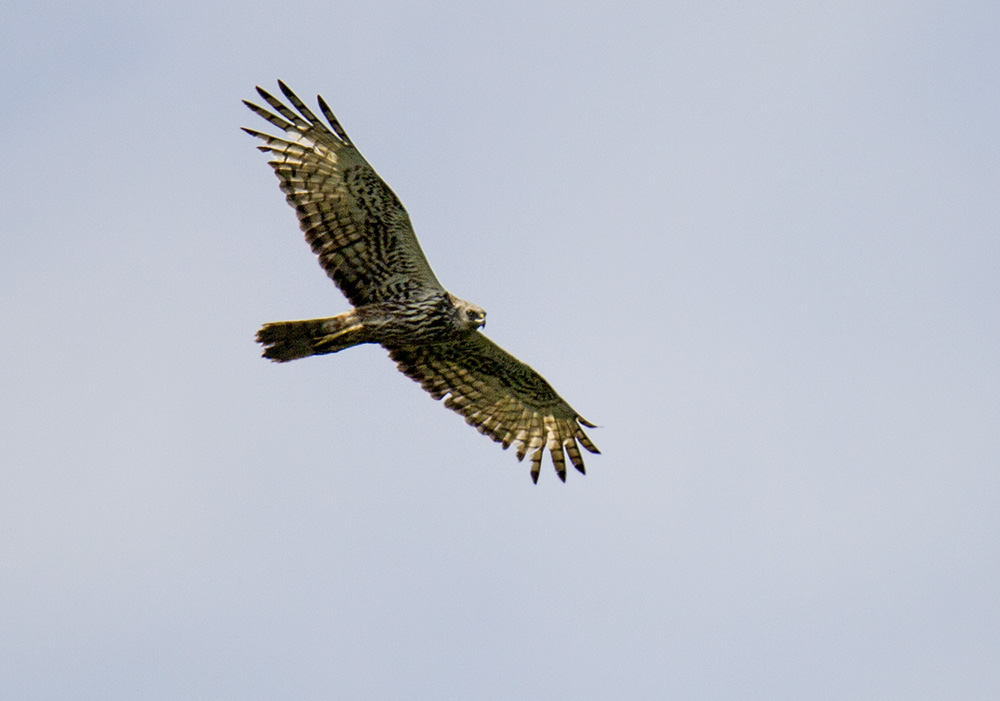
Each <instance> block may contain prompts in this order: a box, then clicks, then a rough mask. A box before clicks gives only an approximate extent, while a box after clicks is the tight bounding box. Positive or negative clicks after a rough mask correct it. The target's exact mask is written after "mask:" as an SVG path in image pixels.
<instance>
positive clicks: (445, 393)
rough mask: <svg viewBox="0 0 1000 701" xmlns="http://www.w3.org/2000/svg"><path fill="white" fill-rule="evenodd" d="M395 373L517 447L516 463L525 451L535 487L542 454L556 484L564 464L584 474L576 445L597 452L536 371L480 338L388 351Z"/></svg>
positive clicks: (482, 429) (483, 430)
mask: <svg viewBox="0 0 1000 701" xmlns="http://www.w3.org/2000/svg"><path fill="white" fill-rule="evenodd" d="M389 355H390V357H392V359H393V360H395V361H396V363H397V365H398V366H399V369H400V370H402V371H403V372H404V373H406V374H407V375H409V376H410V377H411V378H413V379H414V380H416V381H417V382H419V383H420V384H421V385H422V386H423V388H424V389H425V390H427V391H428V392H429V393H430V395H431V396H432V397H434V398H435V399H444V405H445V406H446V407H448V408H449V409H452V410H454V411H457V412H458V413H459V414H462V415H463V416H465V420H466V421H467V422H468V423H469V424H471V425H473V426H475V427H476V428H477V429H479V432H480V433H483V434H485V435H487V436H489V437H490V438H492V439H493V440H495V441H497V442H498V443H502V444H503V447H504V449H506V448H508V447H510V445H511V444H514V445H517V459H518V460H523V459H524V456H525V454H527V453H528V452H529V451H530V452H531V479H532V480H534V481H535V482H538V472H539V469H540V468H541V463H542V455H543V454H544V453H545V450H546V449H548V451H549V452H550V453H551V454H552V464H553V465H554V466H555V468H556V473H557V474H558V475H559V479H561V480H562V481H564V482H565V481H566V459H565V456H564V451H565V455H568V456H569V460H570V462H571V463H572V464H573V467H575V468H576V469H577V470H579V471H580V472H584V466H583V458H582V457H581V456H580V450H579V449H578V448H577V445H576V444H577V442H579V443H580V445H582V446H583V447H584V448H586V449H587V450H589V451H590V452H591V453H599V452H600V451H599V450H598V449H597V447H596V446H595V445H594V444H593V443H591V442H590V439H589V438H587V435H586V434H585V433H584V432H583V429H582V428H581V427H580V424H583V425H584V426H589V427H591V428H592V427H593V426H594V424H592V423H589V422H588V421H587V420H586V419H584V418H583V417H582V416H580V415H579V414H577V413H576V411H574V410H573V408H572V407H571V406H570V405H569V404H567V403H566V401H565V400H564V399H563V398H562V397H560V396H559V395H558V394H556V392H555V390H554V389H552V387H551V385H549V383H548V382H546V381H545V379H544V378H542V376H541V375H539V374H538V373H537V372H535V371H534V370H532V369H531V368H530V367H528V366H527V365H525V364H524V363H522V362H521V361H520V360H518V359H517V358H515V357H514V356H512V355H511V354H510V353H508V352H507V351H505V350H504V349H503V348H501V347H500V346H498V345H497V344H495V343H493V341H491V340H490V339H488V338H486V336H484V335H483V334H481V333H478V332H476V333H470V334H469V335H468V336H467V337H465V338H464V339H462V340H461V341H456V342H454V343H439V344H435V345H429V346H417V347H412V348H396V349H390V350H389Z"/></svg>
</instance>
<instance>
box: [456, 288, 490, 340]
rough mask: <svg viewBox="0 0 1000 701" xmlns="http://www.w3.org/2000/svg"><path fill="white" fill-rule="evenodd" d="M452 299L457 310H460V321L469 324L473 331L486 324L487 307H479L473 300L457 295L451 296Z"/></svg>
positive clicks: (464, 324)
mask: <svg viewBox="0 0 1000 701" xmlns="http://www.w3.org/2000/svg"><path fill="white" fill-rule="evenodd" d="M451 300H452V302H453V303H454V305H455V311H456V312H458V322H459V323H460V324H462V325H463V326H467V327H468V328H469V329H470V330H472V331H475V330H476V329H478V328H482V327H483V326H486V310H485V309H483V308H482V307H477V306H476V305H475V304H473V303H472V302H466V301H465V300H464V299H459V298H458V297H456V296H455V295H452V296H451Z"/></svg>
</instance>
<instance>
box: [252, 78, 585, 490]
mask: <svg viewBox="0 0 1000 701" xmlns="http://www.w3.org/2000/svg"><path fill="white" fill-rule="evenodd" d="M278 86H279V87H280V88H281V92H282V93H283V94H284V96H285V98H286V99H287V100H288V102H289V103H291V105H292V107H294V108H295V109H294V110H292V109H291V108H290V107H289V106H288V105H286V104H285V103H283V102H282V101H281V100H279V99H278V98H276V97H274V96H273V95H271V94H270V93H268V92H267V91H266V90H263V89H262V88H260V87H258V88H257V93H258V94H259V95H260V97H261V98H262V99H263V100H264V102H266V103H267V104H268V105H269V106H270V108H271V109H270V110H268V109H266V108H264V107H260V106H259V105H256V104H254V103H252V102H249V101H247V100H244V101H243V103H244V104H245V105H246V106H247V107H249V108H250V109H251V110H253V112H255V113H256V114H258V115H259V116H261V117H263V118H264V119H265V120H266V121H267V122H269V123H270V124H271V125H272V126H273V127H275V128H276V129H278V130H279V131H280V132H281V135H280V136H271V135H269V134H265V133H263V132H259V131H256V130H253V129H247V128H246V127H244V128H243V130H244V131H245V132H247V133H248V134H250V135H251V136H255V137H257V138H258V139H261V140H262V141H263V142H264V143H263V145H260V146H258V147H257V148H259V149H260V150H261V151H263V152H265V153H267V154H269V155H270V157H271V160H270V161H269V162H268V163H269V165H270V166H271V167H272V168H273V169H274V172H275V174H276V175H277V176H278V180H279V181H280V183H281V190H282V191H283V192H284V193H285V198H286V199H287V200H288V204H290V205H291V206H292V207H294V208H295V213H296V214H297V215H298V219H299V225H300V227H301V228H302V231H303V232H304V233H305V236H306V240H307V241H308V242H309V245H310V246H311V247H312V250H313V253H315V254H316V255H317V256H318V257H319V262H320V265H321V266H322V267H323V269H324V270H326V273H327V275H329V276H330V277H331V278H332V279H333V281H334V282H335V283H336V284H337V287H339V288H340V290H341V292H343V293H344V296H346V297H347V299H348V301H350V303H351V304H352V305H353V306H354V308H353V309H351V310H350V311H348V312H344V313H343V314H338V315H337V316H333V317H329V318H325V319H308V320H303V321H278V322H274V323H271V324H264V326H263V327H262V328H261V329H260V331H258V332H257V341H258V342H259V343H261V344H262V345H263V346H264V354H263V355H264V357H265V358H270V359H271V360H274V361H277V362H285V361H288V360H295V359H297V358H305V357H307V356H310V355H321V354H324V353H336V352H337V351H341V350H343V349H345V348H350V347H351V346H356V345H359V344H362V343H378V344H380V345H381V346H382V347H383V348H385V349H386V350H387V351H389V357H391V358H392V359H393V360H394V361H396V364H397V366H398V367H399V369H400V370H401V371H402V372H403V373H405V374H406V375H408V376H409V377H410V378H412V379H414V380H416V381H417V382H419V383H420V384H421V386H422V387H423V388H424V389H425V390H427V392H429V393H430V395H431V396H432V397H434V398H435V399H443V400H444V405H445V406H446V407H448V408H449V409H452V410H454V411H456V412H458V413H459V414H462V415H463V416H464V417H465V420H466V421H467V422H468V423H469V424H471V425H473V426H475V427H476V428H477V429H478V430H479V432H480V433H483V434H485V435H487V436H489V437H490V438H492V439H493V440H495V441H497V442H498V443H501V444H503V447H504V448H505V449H506V448H508V447H510V446H511V445H513V446H515V447H516V450H517V459H518V460H523V459H524V456H525V455H528V454H530V458H531V479H532V480H533V481H535V482H536V483H537V482H538V473H539V470H540V468H541V462H542V456H543V455H544V453H545V451H546V450H548V451H549V453H550V454H551V456H552V464H553V466H554V467H555V469H556V473H557V474H558V475H559V479H561V480H562V481H564V482H565V481H566V457H567V456H568V457H569V461H570V462H571V463H572V464H573V466H574V467H575V468H576V469H577V470H579V471H580V472H581V473H582V472H584V465H583V458H582V456H581V455H580V450H579V448H578V447H577V443H579V444H580V445H581V446H583V448H585V449H586V450H588V451H590V452H591V453H599V452H600V451H599V450H598V449H597V447H596V446H595V445H594V444H593V443H591V442H590V439H589V438H587V435H586V434H585V433H584V432H583V429H582V428H581V426H580V424H583V425H584V426H588V427H591V428H593V427H594V424H592V423H589V422H588V421H587V420H586V419H584V418H583V417H582V416H580V415H579V414H578V413H576V411H575V410H574V409H573V408H572V407H571V406H570V405H569V404H567V403H566V401H565V400H564V399H563V398H562V397H560V396H559V395H558V394H556V392H555V390H554V389H552V387H551V386H550V385H549V383H548V382H546V381H545V380H544V379H543V378H542V376H541V375H539V374H538V373H537V372H535V371H534V370H532V369H531V368H530V367H528V366H527V365H525V364H524V363H522V362H521V361H520V360H518V359H517V358H515V357H514V356H512V355H510V354H509V353H507V352H506V351H505V350H504V349H502V348H501V347H500V346H498V345H496V344H495V343H493V342H492V341H490V340H489V339H488V338H486V336H484V335H483V334H482V333H481V332H480V331H479V329H480V328H481V327H482V326H484V325H485V323H486V312H485V311H484V310H483V309H481V308H480V307H477V306H476V305H475V304H472V303H471V302H466V301H465V300H462V299H459V298H458V297H456V296H454V295H453V294H451V293H450V292H448V291H447V290H445V288H444V287H443V286H442V285H441V283H440V282H438V279H437V277H435V275H434V272H433V271H432V270H431V267H430V265H429V264H428V262H427V259H426V258H425V257H424V253H423V251H421V250H420V244H419V243H417V237H416V234H414V232H413V226H412V225H411V224H410V217H409V215H407V213H406V210H405V209H404V208H403V205H402V204H401V203H400V201H399V199H398V198H397V197H396V195H395V194H394V193H393V192H392V190H390V189H389V186H388V185H386V184H385V182H384V181H383V180H382V178H380V177H379V176H378V174H377V173H376V172H375V170H374V169H373V168H372V167H371V166H370V165H369V164H368V161H366V160H365V159H364V158H363V157H362V156H361V153H360V152H359V151H358V150H357V149H356V148H355V147H354V144H353V143H351V140H350V138H349V137H348V136H347V132H345V131H344V128H343V127H342V126H341V125H340V122H338V121H337V118H336V117H335V116H334V115H333V112H332V111H331V110H330V108H329V106H327V104H326V101H325V100H323V98H322V97H317V100H318V103H319V108H320V111H321V112H322V113H323V116H324V117H326V120H327V124H324V123H323V122H322V121H321V120H320V119H319V118H317V117H316V115H315V114H314V113H313V112H312V111H311V110H310V109H309V108H308V107H307V106H306V105H305V104H304V103H303V102H302V101H301V100H300V99H299V98H298V97H297V96H296V95H295V93H293V92H292V91H291V90H290V89H289V88H288V86H286V85H285V84H284V83H282V82H281V81H278Z"/></svg>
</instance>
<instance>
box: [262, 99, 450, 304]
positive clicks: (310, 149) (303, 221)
mask: <svg viewBox="0 0 1000 701" xmlns="http://www.w3.org/2000/svg"><path fill="white" fill-rule="evenodd" d="M278 86H279V87H280V88H281V92H282V93H284V95H285V97H286V98H287V99H288V101H289V102H290V103H291V104H292V105H293V106H294V107H295V109H296V110H298V113H296V112H295V111H293V110H292V109H291V108H289V107H288V106H287V105H285V104H284V103H283V102H281V100H279V99H277V98H275V97H274V96H272V95H271V94H270V93H268V92H267V91H266V90H263V89H262V88H259V87H258V88H257V92H258V93H259V94H260V96H261V97H262V98H263V99H264V101H265V102H267V104H268V105H270V107H271V108H272V109H273V110H274V111H273V112H271V111H269V110H267V109H265V108H263V107H260V106H258V105H255V104H253V103H252V102H248V101H247V100H244V101H243V103H244V104H245V105H246V106H247V107H249V108H250V109H251V110H253V111H254V112H255V113H257V114H258V115H260V116H261V117H263V118H264V119H266V120H267V121H268V122H270V123H271V124H272V125H273V126H275V127H277V128H278V129H280V130H281V131H282V132H284V134H283V135H282V136H280V137H278V136H271V135H269V134H264V133H262V132H259V131H255V130H253V129H247V128H246V127H244V128H243V131H245V132H247V133H248V134H250V135H251V136H256V137H257V138H259V139H262V140H263V141H264V144H265V145H263V146H258V147H257V148H259V149H260V150H261V151H264V152H265V153H269V154H271V157H272V160H271V161H269V163H270V165H271V167H272V168H274V172H275V174H276V175H277V176H278V179H279V180H280V181H281V189H282V191H283V192H284V193H285V195H286V199H287V200H288V204H290V205H292V207H294V208H295V212H296V214H297V215H298V217H299V225H300V226H301V227H302V231H303V232H305V235H306V240H307V241H308V242H309V245H310V246H311V247H312V250H313V253H315V254H316V255H317V256H319V262H320V265H322V266H323V268H324V269H325V270H326V272H327V275H329V276H330V277H331V278H333V280H334V282H336V283H337V286H338V287H339V288H340V289H341V291H342V292H343V293H344V295H345V296H346V297H347V299H348V300H350V302H351V304H353V305H354V306H356V307H357V306H361V305H363V304H371V303H373V302H384V301H388V300H399V299H408V298H410V297H411V296H413V295H414V293H417V292H418V291H426V290H433V291H443V290H444V288H443V287H442V286H441V283H439V282H438V280H437V278H436V277H435V276H434V272H433V271H432V270H431V266H430V265H429V264H428V263H427V258H426V257H425V256H424V253H423V251H421V250H420V244H419V243H417V237H416V234H414V233H413V226H412V225H411V224H410V217H409V215H407V213H406V210H405V209H404V208H403V205H402V204H401V203H400V201H399V199H398V198H397V197H396V195H395V194H394V193H393V191H392V190H390V189H389V186H388V185H386V184H385V181H383V180H382V178H380V177H379V176H378V173H376V172H375V170H374V169H373V168H372V167H371V166H370V165H369V164H368V161H366V160H365V159H364V158H363V157H362V155H361V154H360V153H359V152H358V150H357V149H356V148H354V144H352V143H351V140H350V139H349V138H348V136H347V132H345V131H344V128H343V127H342V126H340V122H338V121H337V118H336V117H335V116H334V115H333V112H331V111H330V108H329V107H328V106H327V104H326V102H325V101H324V100H323V98H322V97H318V98H317V99H318V101H319V107H320V110H321V111H322V112H323V115H324V116H325V117H326V119H327V121H328V122H329V124H330V126H329V128H328V127H327V126H326V124H324V123H323V122H322V121H320V119H319V118H317V117H316V115H315V114H313V112H312V111H311V110H310V109H309V108H308V107H306V106H305V104H303V102H302V101H301V100H300V99H299V98H298V97H297V96H296V95H295V93H293V92H292V91H291V90H290V89H289V88H288V86H287V85H285V84H284V83H282V82H281V81H278ZM331 129H332V131H331Z"/></svg>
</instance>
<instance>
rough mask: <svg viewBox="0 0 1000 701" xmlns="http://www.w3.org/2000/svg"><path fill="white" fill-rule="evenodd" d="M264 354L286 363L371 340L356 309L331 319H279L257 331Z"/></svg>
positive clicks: (334, 351)
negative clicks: (355, 311)
mask: <svg viewBox="0 0 1000 701" xmlns="http://www.w3.org/2000/svg"><path fill="white" fill-rule="evenodd" d="M257 342H258V343H260V344H262V345H263V346H264V354H263V355H264V357H265V358H270V359H271V360H274V361H277V362H279V363H283V362H286V361H289V360H296V359H297V358H307V357H309V356H310V355H322V354H324V353H336V352H337V351H340V350H344V349H345V348H350V347H351V346H356V345H358V344H360V343H371V342H372V339H371V338H369V333H368V331H367V330H366V329H365V326H364V324H363V323H362V322H361V320H360V319H359V318H358V315H357V314H355V313H354V312H353V311H351V312H345V313H343V314H338V315H337V316H333V317H329V318H327V319H305V320H303V321H276V322H274V323H271V324H264V325H263V326H262V327H261V328H260V331H258V332H257Z"/></svg>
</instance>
